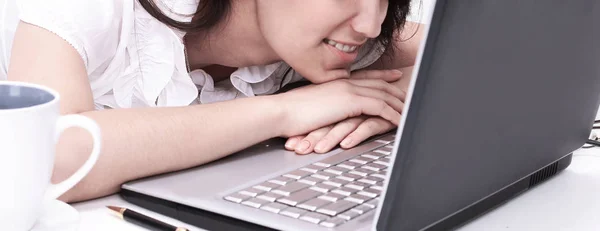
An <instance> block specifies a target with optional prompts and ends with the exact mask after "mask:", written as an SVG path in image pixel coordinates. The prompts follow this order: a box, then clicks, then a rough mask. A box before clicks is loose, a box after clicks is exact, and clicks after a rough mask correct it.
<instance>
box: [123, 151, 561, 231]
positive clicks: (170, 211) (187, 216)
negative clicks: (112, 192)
mask: <svg viewBox="0 0 600 231" xmlns="http://www.w3.org/2000/svg"><path fill="white" fill-rule="evenodd" d="M572 157H573V155H572V154H569V155H567V156H565V157H563V158H561V159H559V160H557V161H555V162H553V163H552V164H550V165H548V166H546V167H544V168H542V169H540V170H538V171H536V172H534V173H532V174H530V175H529V176H527V177H525V178H523V179H521V180H519V181H517V182H515V183H513V184H511V185H509V186H507V187H506V188H504V189H502V190H500V191H498V192H497V193H495V194H492V195H490V196H489V197H487V198H485V199H483V200H481V201H479V202H478V203H474V205H473V206H470V207H468V208H465V209H463V210H461V211H459V212H457V213H455V214H454V215H452V216H449V217H448V218H446V219H444V220H442V221H440V222H438V223H436V224H433V225H432V226H429V227H428V228H427V229H426V230H449V229H455V228H456V227H458V226H460V225H462V224H465V223H466V222H468V221H470V220H473V219H475V218H477V217H480V216H482V215H484V214H485V213H486V212H488V211H490V210H491V209H494V208H496V207H498V206H500V205H502V204H504V203H506V202H508V201H509V200H510V199H512V198H515V197H517V196H518V195H520V194H521V193H524V192H526V191H527V190H529V189H531V188H533V187H535V186H536V185H538V184H540V183H542V182H544V181H546V180H548V179H550V178H551V177H553V176H555V175H556V174H557V173H559V172H560V171H562V170H564V169H565V168H567V167H568V166H569V165H570V164H571V160H572ZM120 195H121V197H122V198H123V199H124V200H125V201H127V202H129V203H132V204H135V205H137V206H140V207H143V208H146V209H148V210H151V211H154V212H157V213H160V214H163V215H165V216H168V217H171V218H174V219H177V220H180V221H182V222H185V223H188V224H191V225H194V226H196V227H198V228H202V229H206V230H248V231H254V230H260V231H262V230H275V229H271V228H268V227H265V226H261V225H257V224H254V223H250V222H246V221H243V220H239V219H235V218H232V217H228V216H224V215H222V214H217V213H213V212H209V211H206V210H201V209H197V208H193V207H190V206H187V205H182V204H179V203H175V202H172V201H168V200H164V199H160V198H156V197H152V196H148V195H145V194H141V193H138V192H135V191H131V190H127V189H121V192H120Z"/></svg>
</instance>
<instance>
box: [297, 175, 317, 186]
mask: <svg viewBox="0 0 600 231" xmlns="http://www.w3.org/2000/svg"><path fill="white" fill-rule="evenodd" d="M322 181H323V179H319V178H316V177H312V176H309V177H305V178H302V179H300V180H299V181H298V182H300V183H304V184H308V185H316V184H317V183H321V182H322Z"/></svg>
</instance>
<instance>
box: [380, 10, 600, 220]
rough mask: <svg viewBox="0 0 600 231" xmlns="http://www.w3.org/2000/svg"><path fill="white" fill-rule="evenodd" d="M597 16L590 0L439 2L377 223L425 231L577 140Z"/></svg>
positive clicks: (583, 122)
mask: <svg viewBox="0 0 600 231" xmlns="http://www.w3.org/2000/svg"><path fill="white" fill-rule="evenodd" d="M599 16H600V3H598V2H597V1H590V0H574V1H563V0H544V1H534V0H502V1H497V0H472V1H471V0H467V1H446V0H438V1H437V4H436V6H435V11H434V13H433V18H432V21H431V28H430V31H429V35H428V38H427V41H426V45H425V48H424V52H423V54H422V60H421V64H420V68H419V72H418V75H417V76H418V77H417V79H416V82H414V88H413V95H412V98H411V101H410V102H409V110H408V111H407V115H406V116H407V117H406V120H405V123H404V125H403V130H402V131H401V133H400V134H401V136H399V137H401V139H400V141H399V142H398V144H397V150H398V152H397V154H396V159H395V163H394V165H393V171H392V173H391V178H390V181H389V186H388V191H387V192H386V194H385V199H384V203H383V207H382V210H381V211H380V213H379V216H378V223H377V230H419V229H423V228H426V227H427V226H429V225H431V224H434V223H436V222H437V221H440V220H441V219H444V218H445V217H447V216H450V215H452V214H453V213H455V212H457V211H459V210H461V209H464V208H465V207H467V206H469V205H472V204H473V203H475V202H477V201H479V200H481V199H483V198H485V197H487V196H489V195H490V194H492V193H494V192H496V191H498V190H501V189H502V188H504V187H506V186H507V185H510V184H511V183H513V182H515V181H517V180H519V179H521V178H523V177H525V176H527V175H529V174H531V173H532V172H534V171H536V170H538V169H540V168H542V167H544V166H546V165H548V164H550V163H552V162H553V161H556V160H558V159H560V158H561V157H564V156H565V155H567V154H569V153H570V152H572V151H574V150H576V149H577V148H579V147H581V145H583V143H584V142H585V140H586V139H587V137H588V135H589V131H590V127H591V124H592V122H593V120H594V117H595V115H596V111H597V109H598V104H599V103H600V100H599V96H600V58H599V57H600V33H599V31H600V28H599V27H598V26H597V22H598V21H599V19H600V17H599ZM594 24H596V25H594ZM421 29H423V28H421Z"/></svg>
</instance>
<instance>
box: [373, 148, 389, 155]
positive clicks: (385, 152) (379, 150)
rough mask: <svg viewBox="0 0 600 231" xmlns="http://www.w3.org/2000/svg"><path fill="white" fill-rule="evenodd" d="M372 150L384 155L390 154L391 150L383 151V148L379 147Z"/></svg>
mask: <svg viewBox="0 0 600 231" xmlns="http://www.w3.org/2000/svg"><path fill="white" fill-rule="evenodd" d="M373 152H376V153H380V154H383V155H386V156H387V155H390V154H392V152H389V151H384V150H381V149H378V150H374V151H373Z"/></svg>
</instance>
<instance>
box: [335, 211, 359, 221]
mask: <svg viewBox="0 0 600 231" xmlns="http://www.w3.org/2000/svg"><path fill="white" fill-rule="evenodd" d="M358 216H360V213H358V212H356V211H353V210H348V211H346V212H343V213H342V214H340V215H337V217H339V218H342V219H344V220H347V221H349V220H352V219H354V218H355V217H358Z"/></svg>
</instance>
